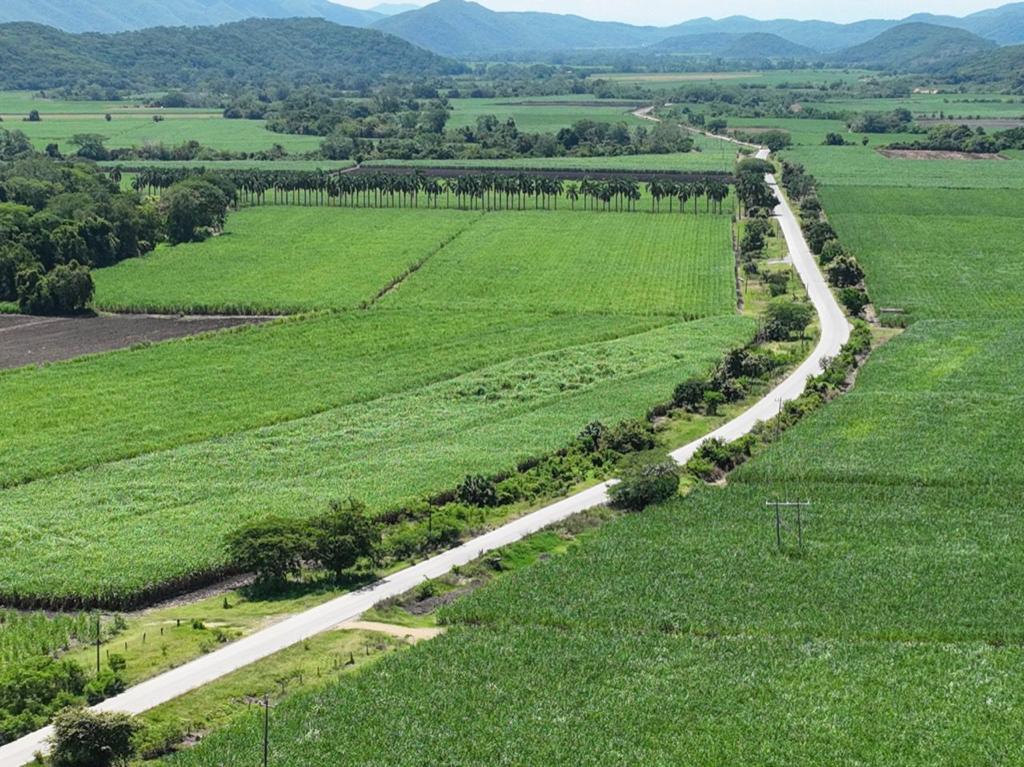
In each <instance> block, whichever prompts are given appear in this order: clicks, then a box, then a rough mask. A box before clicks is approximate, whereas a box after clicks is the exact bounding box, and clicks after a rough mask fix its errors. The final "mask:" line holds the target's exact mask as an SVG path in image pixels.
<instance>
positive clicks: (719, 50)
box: [651, 32, 820, 61]
mask: <svg viewBox="0 0 1024 767" xmlns="http://www.w3.org/2000/svg"><path fill="white" fill-rule="evenodd" d="M651 50H655V51H662V52H665V53H683V54H690V55H705V56H718V57H721V58H724V59H745V60H748V61H753V60H757V59H813V58H820V54H818V53H817V52H816V51H814V50H812V49H811V48H808V47H806V46H803V45H797V44H796V43H791V42H790V41H789V40H785V39H783V38H781V37H779V36H778V35H772V34H768V33H766V32H750V33H746V34H742V33H728V32H711V33H706V34H697V35H680V36H679V37H670V38H668V39H667V40H662V41H661V42H659V43H656V44H655V45H653V46H651Z"/></svg>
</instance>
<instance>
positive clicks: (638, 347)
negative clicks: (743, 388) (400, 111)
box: [0, 206, 754, 597]
mask: <svg viewBox="0 0 1024 767" xmlns="http://www.w3.org/2000/svg"><path fill="white" fill-rule="evenodd" d="M730 231H731V221H730V217H729V216H727V215H714V214H709V213H706V212H705V211H704V210H703V208H702V209H701V212H700V214H699V215H694V214H693V213H692V210H688V212H687V213H686V214H679V213H676V214H672V215H669V214H661V215H650V214H648V213H635V214H598V213H583V212H579V211H577V212H575V213H573V212H571V211H566V210H561V211H543V210H541V211H532V210H528V211H517V212H512V211H507V212H500V213H490V214H482V213H479V212H469V211H448V210H423V209H420V210H409V209H405V210H395V209H390V210H372V209H371V210H367V209H358V210H352V209H345V208H292V207H286V206H281V207H265V208H254V209H245V210H242V211H241V212H239V213H237V214H235V215H234V217H233V218H232V219H231V222H230V225H229V227H228V233H227V234H225V235H224V236H222V237H218V238H214V239H212V240H209V241H207V242H206V243H203V244H200V245H191V246H187V247H178V248H164V249H161V250H160V251H158V252H157V253H155V254H153V255H151V256H149V257H147V258H145V259H140V260H138V261H134V262H124V263H122V264H120V265H118V266H116V267H113V268H111V269H110V270H107V271H98V272H97V280H98V283H99V301H100V302H101V304H102V303H104V302H106V305H128V304H130V305H139V304H146V305H149V303H150V302H158V301H163V302H165V303H163V304H160V305H161V306H166V307H168V308H170V307H179V308H180V307H182V306H186V305H187V306H203V307H215V306H220V305H222V304H228V305H230V304H231V303H233V302H244V303H245V305H246V306H263V307H267V308H274V309H281V308H282V307H283V308H297V307H302V308H310V307H314V306H318V307H326V308H330V309H332V310H333V311H332V312H330V313H325V314H320V315H307V316H303V317H299V318H296V319H291V320H287V321H278V322H272V323H269V324H266V325H261V326H256V327H250V328H245V329H239V330H236V331H233V332H228V333H218V334H213V335H206V336H202V337H197V338H193V339H186V340H181V341H175V342H168V343H163V344H157V345H153V346H148V347H143V348H137V349H131V350H125V351H121V352H116V353H109V354H103V355H97V356H93V357H89V358H84V359H81V360H77V361H74V362H69V363H58V364H53V365H49V366H45V367H42V368H26V369H21V370H14V371H9V372H7V373H3V374H0V391H2V392H3V394H2V396H3V397H4V401H5V403H9V405H10V412H11V413H12V417H11V418H9V419H6V420H5V421H4V423H3V424H2V425H0V433H2V436H0V439H2V440H3V442H4V444H5V448H6V449H5V456H4V461H3V464H2V466H0V484H3V485H6V489H5V490H3V491H0V503H2V504H3V506H4V508H5V509H7V510H10V515H5V517H4V522H3V523H2V525H0V539H2V540H5V541H6V540H10V541H15V540H16V541H18V546H17V551H18V556H17V557H15V558H12V559H11V561H10V562H9V563H8V564H9V566H8V567H7V568H5V570H4V574H3V575H0V592H2V593H6V594H14V593H17V594H19V595H21V596H22V597H24V596H25V595H29V594H33V595H50V596H65V597H67V596H73V595H96V594H106V595H115V594H127V593H132V592H133V591H135V590H138V589H143V588H147V587H150V586H152V585H153V584H156V583H161V582H164V581H166V580H168V579H172V578H176V577H186V576H189V575H191V574H194V573H197V572H207V571H210V570H211V569H212V568H215V567H217V566H218V565H220V564H221V562H222V557H223V554H222V551H221V545H222V544H221V541H222V540H223V536H224V534H225V533H226V532H227V531H228V530H230V529H232V528H233V527H234V526H236V525H237V524H238V523H239V522H240V521H242V520H244V519H250V518H252V517H253V516H256V515H263V514H268V513H283V514H290V515H300V516H301V515H308V514H311V513H315V512H316V511H317V510H319V509H321V508H323V506H324V504H325V503H326V501H327V500H329V499H330V498H335V497H340V496H345V495H349V494H353V495H355V496H357V497H361V498H364V499H365V500H366V501H367V502H368V503H369V504H370V505H371V507H372V508H376V509H379V508H382V507H386V506H388V505H390V504H395V503H398V502H401V501H405V500H408V499H411V498H416V497H420V496H422V495H424V494H428V493H432V492H437V491H440V490H442V489H445V488H448V487H451V486H452V485H453V484H455V483H457V482H458V481H459V480H460V479H461V478H462V477H463V476H464V475H465V474H467V473H472V472H484V473H492V472H495V471H499V470H501V469H504V468H508V467H510V466H514V465H515V463H516V461H517V460H520V459H522V458H524V457H527V456H531V455H536V454H538V453H541V452H544V451H547V450H551V449H553V448H556V447H559V446H561V445H564V444H565V443H566V442H567V441H568V440H569V439H571V437H572V436H573V435H574V434H575V433H577V431H578V430H579V429H580V428H582V426H583V425H585V424H586V423H588V422H590V421H592V420H594V419H595V418H599V419H603V420H607V421H610V422H614V421H616V420H619V419H621V418H624V417H627V416H640V415H642V414H643V413H644V412H645V411H646V409H647V408H648V407H649V406H650V405H651V404H653V403H656V402H659V401H663V400H665V399H666V398H667V397H669V396H670V393H671V391H672V388H673V386H674V385H675V384H676V383H678V382H679V381H680V380H683V379H684V378H686V377H687V376H690V375H694V374H697V373H699V372H700V371H703V370H705V369H707V368H708V367H709V366H710V365H711V364H713V362H714V361H715V360H717V359H719V358H720V356H721V354H722V353H723V352H724V351H725V350H726V349H728V348H731V347H734V346H736V345H738V344H742V343H744V342H745V341H746V340H748V339H749V338H750V337H751V335H752V334H753V332H754V323H753V321H752V320H750V319H749V318H744V317H740V316H738V315H737V314H736V312H735V283H734V277H733V256H732V245H731V237H730ZM399 232H401V235H399V234H398V233H399ZM456 235H458V236H456ZM442 242H447V244H446V245H445V246H444V247H443V248H440V249H439V245H440V244H441V243H442ZM411 264H418V265H420V267H421V268H419V269H418V270H414V271H413V272H412V273H411V274H409V275H408V276H407V277H406V279H404V281H402V282H401V283H400V284H399V285H398V286H397V287H395V288H394V289H392V290H391V291H390V292H388V293H387V294H386V295H384V296H383V298H382V299H381V300H380V301H378V302H377V303H376V304H375V305H373V306H372V307H371V308H369V309H353V308H352V307H356V306H358V305H359V304H361V303H363V302H364V301H367V300H368V299H372V298H373V297H374V296H375V295H376V294H377V293H378V292H380V291H381V289H382V288H384V287H386V286H388V285H390V284H391V283H392V282H393V281H394V279H395V278H396V277H398V276H400V275H401V274H402V273H403V272H405V271H406V270H407V269H408V267H409V266H410V265H411ZM488 294H490V295H488ZM115 297H116V298H115ZM698 318H699V319H698ZM688 320H693V321H688ZM58 403H59V404H58ZM129 520H130V521H129ZM58 530H60V531H61V532H60V534H59V535H58V534H56V531H58ZM182 530H190V531H191V533H190V535H189V537H188V541H187V542H186V541H185V540H184V538H183V537H182V536H181V535H180V532H181V531H182ZM72 539H73V540H74V541H75V544H74V545H73V546H71V545H67V541H68V540H72Z"/></svg>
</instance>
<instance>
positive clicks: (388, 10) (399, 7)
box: [369, 3, 420, 16]
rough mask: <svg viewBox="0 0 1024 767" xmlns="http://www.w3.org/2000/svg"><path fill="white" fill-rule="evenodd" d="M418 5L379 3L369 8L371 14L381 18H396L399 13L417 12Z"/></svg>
mask: <svg viewBox="0 0 1024 767" xmlns="http://www.w3.org/2000/svg"><path fill="white" fill-rule="evenodd" d="M419 8H420V6H419V5H414V4H412V3H381V4H380V5H375V6H373V8H370V9H369V10H370V12H371V13H379V14H380V15H381V16H397V15H398V14H400V13H407V12H408V11H416V10H419Z"/></svg>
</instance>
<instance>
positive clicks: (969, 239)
mask: <svg viewBox="0 0 1024 767" xmlns="http://www.w3.org/2000/svg"><path fill="white" fill-rule="evenodd" d="M801 153H804V157H805V158H807V157H810V158H811V159H812V160H813V162H812V161H808V163H807V164H808V167H809V169H810V170H811V171H812V172H813V173H815V174H816V175H817V176H818V177H819V179H823V180H826V181H825V183H824V184H823V185H822V189H821V196H822V201H823V204H824V207H825V210H826V212H827V213H828V214H829V216H830V219H831V220H832V222H833V223H834V225H835V226H836V229H837V231H838V232H839V235H840V238H841V239H842V241H843V242H844V243H845V244H846V245H847V246H848V247H850V248H851V250H853V251H854V253H855V254H856V255H857V257H858V259H860V260H861V261H862V262H863V264H864V266H865V269H866V271H867V286H868V289H869V291H871V293H872V295H873V296H874V297H875V300H876V303H879V304H885V303H891V304H892V305H894V306H900V307H909V308H910V309H911V314H910V319H911V320H913V323H912V325H911V327H910V329H909V330H907V331H905V332H904V333H903V334H901V335H899V336H898V337H896V338H894V339H892V340H890V341H889V342H888V343H887V344H886V345H884V346H883V347H882V348H880V349H877V350H876V351H875V352H874V354H873V356H872V357H871V359H870V360H869V361H868V363H867V365H866V366H865V367H864V369H863V370H862V371H861V372H860V373H859V375H858V378H857V382H856V386H855V388H854V389H853V391H852V392H849V393H847V394H845V395H843V396H842V397H841V398H839V399H838V400H836V401H835V402H833V403H831V404H829V405H827V406H826V407H825V408H824V409H822V410H820V411H817V412H815V413H814V414H812V415H810V416H809V417H807V418H805V419H804V420H803V421H801V422H800V423H798V424H797V425H796V426H794V427H793V428H792V429H790V430H788V431H786V432H785V433H784V434H783V435H782V436H781V438H780V439H779V440H778V442H777V443H775V444H773V445H772V446H771V447H770V448H769V449H768V450H767V451H766V452H764V453H763V454H761V455H759V456H757V457H755V458H754V459H753V460H752V461H750V462H749V463H748V464H746V465H745V466H744V467H743V468H741V469H740V470H738V471H737V472H734V473H733V474H732V475H731V476H730V477H729V481H728V486H727V487H725V488H701V489H698V490H697V491H696V492H695V493H693V495H691V496H690V497H688V498H685V499H677V500H674V501H672V502H669V503H666V504H663V505H662V506H660V507H656V508H654V509H649V510H647V511H646V512H644V513H643V514H639V515H630V516H626V517H623V518H621V519H619V520H617V521H615V522H612V523H611V524H609V525H607V526H605V527H604V528H603V529H602V530H601V531H600V532H599V533H597V534H596V535H594V536H592V537H589V538H588V539H586V540H584V541H583V542H581V543H580V544H578V545H577V546H576V547H574V548H573V549H571V550H570V551H569V552H568V553H567V554H566V555H565V556H561V557H557V558H553V559H551V560H549V561H546V562H543V563H539V564H537V565H535V566H533V567H530V568H526V569H523V570H520V571H519V572H517V573H514V574H512V575H511V576H509V577H507V578H503V579H501V580H499V581H497V582H496V583H494V584H491V585H490V586H487V587H485V588H483V589H480V590H479V591H477V592H475V593H474V594H472V595H470V596H468V597H466V598H464V599H463V600H461V601H460V602H456V603H455V604H454V605H452V606H450V607H448V608H445V609H444V611H443V613H442V620H443V621H444V622H447V623H448V624H449V631H448V633H447V634H446V635H445V636H444V637H443V638H441V639H439V640H436V641H433V642H430V643H427V644H424V645H421V646H419V647H417V648H416V649H415V650H413V651H412V652H410V653H407V654H405V655H404V656H402V657H395V658H392V659H389V660H388V661H387V662H385V663H383V664H382V665H381V666H379V667H377V668H374V669H370V670H368V671H367V673H365V674H362V675H359V676H358V677H352V678H350V679H348V680H345V681H343V682H340V683H336V684H332V685H330V686H329V687H328V688H327V689H326V690H323V691H317V692H313V693H310V694H307V695H304V696H302V697H297V698H294V699H292V700H290V701H287V702H285V703H284V704H282V705H281V706H280V707H278V709H277V710H276V712H275V713H276V717H275V726H276V728H277V730H276V732H277V735H278V737H277V740H276V741H274V740H273V739H272V743H275V745H274V747H273V749H272V759H273V761H274V763H275V764H280V765H284V766H285V767H298V765H306V764H312V763H315V762H316V760H317V759H320V760H323V759H326V760H328V761H332V760H333V761H337V762H339V763H386V764H395V765H413V764H423V763H442V762H443V763H445V764H459V765H463V764H465V765H469V764H481V763H506V764H533V763H536V764H544V763H558V762H564V761H565V758H564V757H565V754H567V753H571V754H572V761H573V763H575V764H587V765H606V764H608V765H610V764H623V763H628V764H665V765H668V764H774V765H797V764H799V765H836V766H838V765H850V764H879V765H882V764H886V765H887V764H900V765H921V766H922V767H923V766H924V765H935V764H968V763H976V762H978V761H979V758H980V759H981V760H982V761H985V762H986V763H992V764H1015V763H1020V762H1021V761H1024V746H1022V745H1021V742H1020V739H1019V738H1018V737H1017V735H1016V731H1017V728H1016V724H1015V721H1016V718H1017V712H1018V711H1019V709H1020V707H1021V706H1022V705H1024V673H1022V671H1021V669H1022V668H1024V666H1022V664H1021V661H1022V657H1021V653H1020V645H1021V642H1022V641H1024V621H1022V619H1021V611H1020V594H1019V591H1020V590H1019V588H1018V584H1019V583H1020V582H1021V579H1022V578H1024V564H1022V562H1024V558H1022V557H1021V548H1020V543H1019V541H1020V540H1021V537H1022V535H1024V517H1022V516H1021V514H1020V503H1021V501H1020V499H1021V497H1022V491H1024V465H1022V463H1021V462H1020V460H1019V449H1018V446H1019V443H1020V439H1021V434H1022V433H1024V418H1022V413H1024V395H1022V394H1021V391H1020V387H1019V386H1018V383H1017V382H1018V381H1019V380H1020V378H1021V375H1022V374H1024V334H1022V333H1021V332H1020V327H1021V319H1020V312H1021V308H1022V305H1024V302H1022V300H1021V299H1020V297H1019V296H1018V295H1016V291H1015V289H1014V288H1015V286H1016V285H1019V284H1020V281H1021V277H1022V274H1021V259H1020V253H1021V252H1022V249H1024V227H1022V226H1021V223H1022V222H1021V217H1022V213H1021V212H1020V210H1019V207H1018V204H1017V198H1018V197H1019V192H1018V191H1017V190H1018V189H1019V188H1020V177H1019V176H1017V177H1015V176H1013V175H1011V174H1010V173H1007V174H1006V175H1001V174H1000V172H998V171H996V172H993V171H992V169H993V168H998V167H1000V166H1008V167H1010V168H1013V167H1015V166H1016V163H1017V161H1011V162H1005V163H1001V164H1000V163H995V162H988V163H955V162H939V163H931V162H929V161H912V162H906V163H903V164H902V165H900V166H898V167H899V168H900V169H901V171H900V173H898V174H896V173H893V174H892V175H889V176H886V177H884V178H883V179H879V178H878V177H877V176H876V177H872V178H864V177H863V174H864V163H863V162H862V161H863V160H864V158H872V157H877V155H874V154H873V153H872V152H871V151H870V150H867V151H864V150H853V151H850V150H846V149H840V150H834V149H828V150H822V151H821V152H818V151H817V150H815V149H806V150H803V149H801V150H798V151H795V152H792V153H790V154H792V155H796V156H798V157H799V156H800V155H801ZM847 161H849V165H845V163H847ZM858 163H860V165H858ZM836 179H844V180H848V181H849V183H848V184H847V185H845V186H844V185H841V184H837V183H836ZM925 187H931V188H925ZM961 187H962V188H961ZM972 187H974V188H972ZM1000 187H1004V188H1000ZM770 500H802V501H809V502H810V504H811V505H810V507H809V508H806V509H805V510H804V512H803V516H802V520H801V521H802V525H803V528H802V531H803V546H802V548H801V547H799V546H798V539H797V530H796V520H795V515H794V512H793V511H792V510H790V511H787V512H785V514H784V526H783V528H782V536H783V547H782V549H781V550H779V549H778V548H777V547H776V541H775V536H776V532H775V520H774V515H773V513H772V511H771V509H770V508H766V502H767V501H770ZM439 702H440V703H439ZM258 736H259V730H258V727H257V722H256V721H255V718H253V719H252V720H249V721H245V722H243V723H240V724H238V725H236V726H233V727H231V728H228V729H226V730H224V731H222V732H220V733H216V734H214V735H213V736H211V737H210V738H209V739H208V740H207V741H206V742H204V743H203V744H201V745H200V746H199V747H197V748H195V749H192V750H190V751H189V752H188V753H186V754H182V755H180V756H179V757H178V758H177V761H176V762H175V763H176V764H177V765H180V766H181V767H212V765H219V764H226V763H231V762H233V761H235V762H241V761H244V760H245V759H246V758H250V757H248V755H249V754H257V753H258V749H259V740H258Z"/></svg>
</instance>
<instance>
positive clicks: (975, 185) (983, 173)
mask: <svg viewBox="0 0 1024 767" xmlns="http://www.w3.org/2000/svg"><path fill="white" fill-rule="evenodd" d="M893 140H896V137H893ZM785 157H786V159H787V160H791V161H794V162H799V163H803V164H804V165H805V166H806V167H807V170H808V171H810V172H811V173H812V174H814V176H815V177H816V178H817V179H818V180H819V181H820V182H822V183H823V184H824V185H825V186H827V187H837V186H886V187H897V186H898V187H921V188H928V189H1022V188H1024V164H1022V163H1021V161H1020V160H905V159H888V158H886V157H884V156H883V155H881V154H879V153H878V152H876V151H875V150H874V149H873V148H871V147H861V146H846V147H826V146H802V147H796V148H794V149H788V150H786V152H785Z"/></svg>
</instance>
